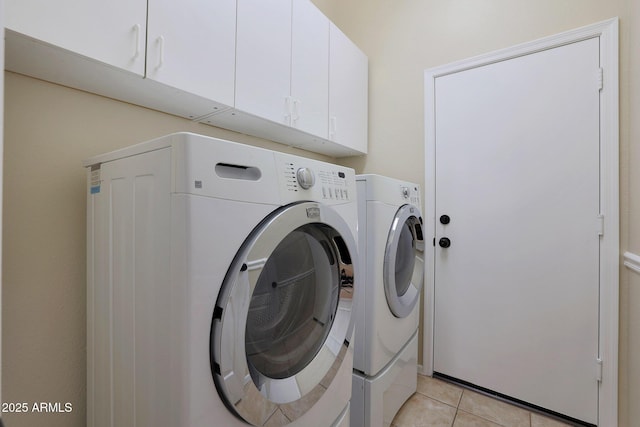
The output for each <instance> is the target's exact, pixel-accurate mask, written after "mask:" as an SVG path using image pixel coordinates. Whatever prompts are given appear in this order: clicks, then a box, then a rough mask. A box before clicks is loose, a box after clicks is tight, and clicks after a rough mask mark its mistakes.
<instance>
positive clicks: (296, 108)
mask: <svg viewBox="0 0 640 427" xmlns="http://www.w3.org/2000/svg"><path fill="white" fill-rule="evenodd" d="M291 118H292V119H293V123H292V124H295V123H296V122H297V121H298V119H299V118H300V100H299V99H295V98H294V99H293V113H292V117H291Z"/></svg>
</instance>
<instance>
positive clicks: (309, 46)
mask: <svg viewBox="0 0 640 427" xmlns="http://www.w3.org/2000/svg"><path fill="white" fill-rule="evenodd" d="M292 25H293V28H292V40H291V47H292V49H291V98H292V102H293V105H292V116H291V125H292V126H293V127H295V128H297V129H300V130H303V131H305V132H308V133H310V134H312V135H316V136H319V137H322V138H325V139H326V138H327V136H328V126H327V125H328V123H329V19H328V18H327V17H326V16H324V15H323V14H322V12H320V10H318V8H317V7H316V6H315V5H314V4H313V3H311V1H308V0H295V1H294V2H293V18H292Z"/></svg>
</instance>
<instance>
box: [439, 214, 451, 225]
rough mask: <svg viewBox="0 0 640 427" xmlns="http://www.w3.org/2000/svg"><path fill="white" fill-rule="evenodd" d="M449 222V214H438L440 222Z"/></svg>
mask: <svg viewBox="0 0 640 427" xmlns="http://www.w3.org/2000/svg"><path fill="white" fill-rule="evenodd" d="M450 222H451V218H449V215H440V224H443V225H447V224H449V223H450Z"/></svg>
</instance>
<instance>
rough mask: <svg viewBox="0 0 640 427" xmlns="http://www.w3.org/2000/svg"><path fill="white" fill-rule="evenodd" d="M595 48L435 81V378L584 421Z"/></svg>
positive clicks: (592, 386)
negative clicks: (445, 218) (443, 217)
mask: <svg viewBox="0 0 640 427" xmlns="http://www.w3.org/2000/svg"><path fill="white" fill-rule="evenodd" d="M599 49H600V45H599V39H598V38H597V37H595V38H591V39H587V40H583V41H580V42H575V43H570V44H568V45H564V46H561V47H555V48H552V49H547V50H543V51H541V52H537V53H533V54H528V55H524V56H519V57H517V58H514V59H509V60H504V61H500V62H496V63H492V64H489V65H483V66H479V67H476V68H471V69H469V70H466V71H461V72H458V73H452V74H448V75H445V76H442V77H438V78H437V79H436V80H435V200H436V202H435V204H436V206H435V213H436V216H435V221H436V225H435V232H436V240H435V245H436V248H435V264H434V292H435V294H434V299H435V302H434V306H435V309H434V355H433V357H434V359H433V363H434V365H433V366H434V371H435V372H437V373H441V374H445V375H448V376H450V377H453V378H457V379H460V380H464V381H467V382H469V383H472V384H475V385H478V386H481V387H484V388H487V389H490V390H494V391H496V392H499V393H503V394H505V395H508V396H511V397H513V398H516V399H519V400H521V401H524V402H528V403H531V404H534V405H537V406H541V407H543V408H547V409H550V410H552V411H555V412H558V413H561V414H564V415H567V416H570V417H572V418H576V419H579V420H583V421H586V422H589V423H593V424H596V423H597V422H598V382H597V379H596V376H597V374H596V371H597V358H598V350H599V349H598V325H599V323H598V321H599V318H598V307H599V256H600V255H599V250H600V247H599V245H600V237H599V227H600V225H599V224H600V222H599V213H600V171H599V167H600V118H599V114H600V104H599V90H600V87H599V82H598V80H599V79H598V76H599V69H600V68H599V67H600V51H599ZM441 215H448V216H449V217H450V222H449V223H447V224H442V223H441V221H440V216H441ZM444 222H446V221H444ZM443 238H446V239H449V242H447V241H444V240H443V241H442V242H440V240H441V239H443ZM440 243H442V245H440ZM447 243H449V244H450V246H449V247H446V246H447ZM442 246H444V247H442Z"/></svg>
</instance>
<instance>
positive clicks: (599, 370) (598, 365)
mask: <svg viewBox="0 0 640 427" xmlns="http://www.w3.org/2000/svg"><path fill="white" fill-rule="evenodd" d="M596 381H598V382H599V383H601V382H602V359H596Z"/></svg>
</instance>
